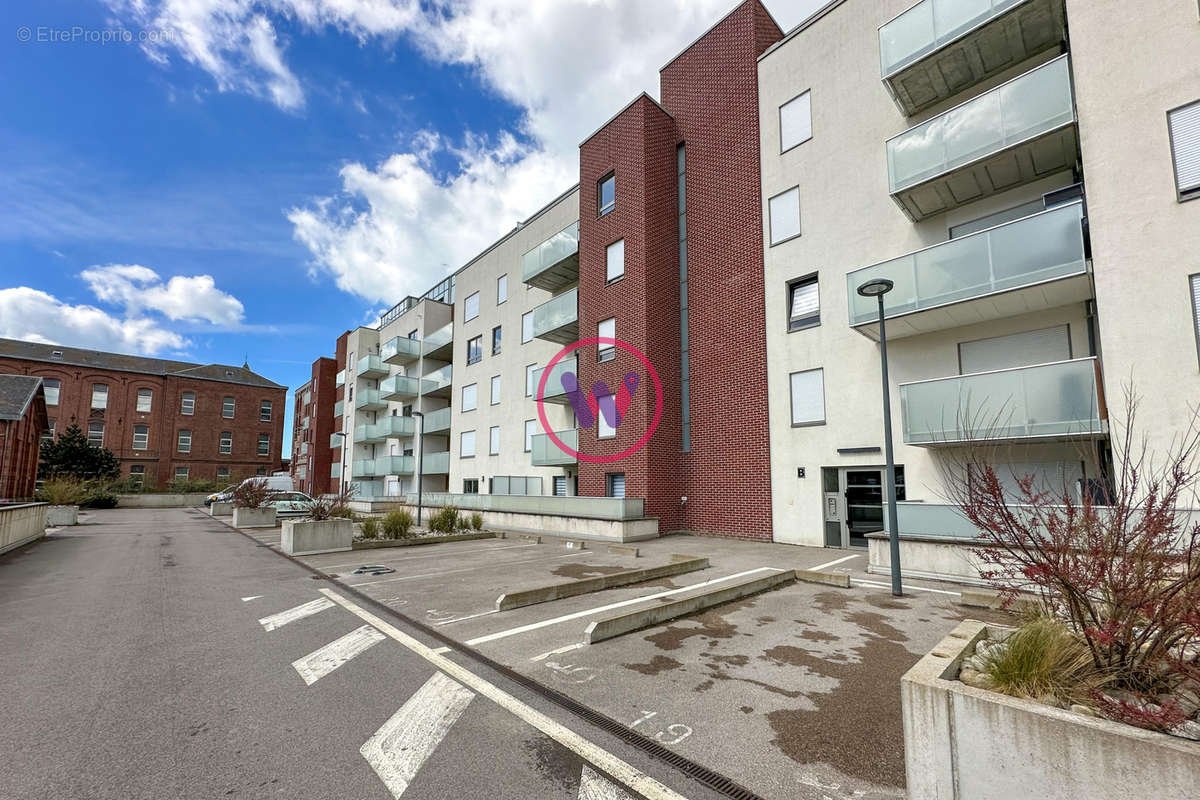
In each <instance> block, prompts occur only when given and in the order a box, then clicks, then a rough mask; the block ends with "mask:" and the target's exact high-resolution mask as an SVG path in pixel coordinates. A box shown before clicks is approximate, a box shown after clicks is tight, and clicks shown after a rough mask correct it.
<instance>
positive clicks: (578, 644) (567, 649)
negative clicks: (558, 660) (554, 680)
mask: <svg viewBox="0 0 1200 800" xmlns="http://www.w3.org/2000/svg"><path fill="white" fill-rule="evenodd" d="M583 646H584V644H583V642H576V643H575V644H569V645H567V646H566V647H559V648H556V649H554V650H548V651H546V652H545V653H542V654H541V655H540V656H534V657H533V658H531V659H529V660H530V661H545V660H546V659H547V658H549V657H550V656H558V655H562V654H563V653H569V652H571V651H572V650H578V649H579V648H581V647H583Z"/></svg>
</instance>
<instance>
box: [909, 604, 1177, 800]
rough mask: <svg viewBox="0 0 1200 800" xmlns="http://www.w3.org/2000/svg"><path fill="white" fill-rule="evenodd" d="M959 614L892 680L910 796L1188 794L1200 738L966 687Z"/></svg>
mask: <svg viewBox="0 0 1200 800" xmlns="http://www.w3.org/2000/svg"><path fill="white" fill-rule="evenodd" d="M986 635H987V626H986V625H985V624H984V623H982V622H976V621H974V620H967V621H966V622H963V623H961V624H960V625H959V626H958V627H957V628H955V629H954V631H953V632H952V633H951V634H950V635H949V636H948V637H946V638H945V639H943V640H942V641H941V643H939V644H938V646H937V647H935V648H934V649H933V650H932V651H931V652H930V653H929V655H927V656H925V657H924V658H923V659H921V660H920V661H919V662H918V663H917V665H916V666H915V667H913V668H912V669H911V670H909V671H908V673H907V674H906V675H905V676H904V677H903V678H902V679H901V681H900V696H901V703H902V707H903V713H904V759H905V771H906V772H907V774H908V797H909V798H911V800H933V799H934V798H937V800H1010V799H1011V798H1013V797H1036V798H1038V800H1074V799H1075V798H1081V797H1095V798H1101V797H1110V798H1119V797H1131V798H1132V797H1163V798H1166V797H1193V796H1195V792H1196V787H1197V786H1200V742H1193V741H1189V740H1187V739H1180V738H1178V737H1175V736H1168V735H1166V734H1162V733H1155V732H1154V731H1146V730H1142V729H1140V728H1134V727H1132V726H1129V725H1122V724H1120V723H1117V722H1111V721H1109V720H1104V719H1098V718H1095V717H1089V716H1084V715H1082V714H1076V713H1074V712H1072V711H1064V710H1062V709H1059V708H1053V707H1051V706H1047V705H1043V704H1041V703H1035V702H1033V701H1030V700H1022V699H1020V698H1016V697H1009V696H1008V695H1003V694H998V693H996V692H989V691H985V690H983V689H976V688H974V687H971V686H967V685H966V684H965V683H961V682H960V681H958V680H957V676H958V670H959V665H960V664H961V663H962V660H963V659H964V658H965V657H966V655H967V654H968V653H970V652H971V648H973V647H974V645H975V643H976V642H977V641H978V640H979V639H982V638H984V637H985V636H986Z"/></svg>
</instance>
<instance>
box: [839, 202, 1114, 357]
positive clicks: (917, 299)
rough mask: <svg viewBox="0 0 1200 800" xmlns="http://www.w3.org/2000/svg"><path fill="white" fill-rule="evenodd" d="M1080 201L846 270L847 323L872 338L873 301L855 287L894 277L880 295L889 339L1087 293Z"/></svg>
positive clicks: (874, 329)
mask: <svg viewBox="0 0 1200 800" xmlns="http://www.w3.org/2000/svg"><path fill="white" fill-rule="evenodd" d="M1082 221H1083V204H1082V203H1081V202H1075V203H1070V204H1068V205H1064V206H1060V207H1058V208H1054V209H1051V210H1049V211H1043V212H1041V213H1038V214H1034V215H1032V216H1029V217H1025V218H1024V219H1019V220H1016V221H1014V222H1009V223H1006V224H1004V225H997V226H996V227H994V228H989V229H988V230H985V231H980V232H978V233H973V234H971V235H970V236H963V237H961V238H959V239H951V240H949V241H947V242H942V243H941V244H935V245H934V246H932V247H927V248H925V249H924V250H918V251H917V252H915V253H909V254H908V255H906V256H900V257H899V258H894V259H891V260H890V261H884V262H883V263H881V264H875V265H874V266H870V267H865V268H863V269H859V270H855V271H854V272H851V273H850V274H848V275H847V276H846V296H847V297H848V298H849V300H850V325H851V326H852V327H854V328H855V329H856V330H858V332H859V333H861V334H863V335H864V336H868V337H870V338H872V339H875V340H878V339H879V323H878V321H877V320H878V318H879V304H878V301H877V300H876V299H875V298H873V297H862V296H860V295H859V294H858V292H857V291H856V290H857V288H858V287H859V286H861V285H862V284H863V283H865V282H866V281H868V280H871V279H874V278H888V279H889V280H891V281H893V282H894V283H895V287H894V288H893V289H892V291H890V292H888V293H887V294H885V295H884V296H883V312H884V316H885V318H886V319H887V321H888V323H887V332H888V338H889V339H898V338H902V337H905V336H916V335H919V334H922V333H929V332H930V331H940V330H945V329H947V328H955V327H958V326H960V325H973V324H975V323H977V322H986V321H988V320H994V319H999V318H1001V317H1008V316H1013V315H1015V314H1027V313H1030V312H1033V311H1041V310H1043V309H1047V308H1054V307H1056V306H1062V305H1067V304H1069V303H1076V302H1082V301H1084V300H1088V299H1090V298H1091V297H1092V285H1091V277H1090V275H1089V274H1088V266H1087V257H1086V254H1085V251H1084V242H1083V224H1082Z"/></svg>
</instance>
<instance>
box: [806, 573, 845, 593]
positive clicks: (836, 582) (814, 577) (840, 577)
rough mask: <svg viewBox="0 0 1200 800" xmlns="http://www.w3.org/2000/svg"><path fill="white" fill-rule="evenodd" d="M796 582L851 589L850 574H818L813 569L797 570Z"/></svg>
mask: <svg viewBox="0 0 1200 800" xmlns="http://www.w3.org/2000/svg"><path fill="white" fill-rule="evenodd" d="M796 580H798V581H804V582H805V583H819V584H822V585H824V586H836V587H838V588H839V589H849V588H850V573H848V572H816V571H815V570H811V569H798V570H796Z"/></svg>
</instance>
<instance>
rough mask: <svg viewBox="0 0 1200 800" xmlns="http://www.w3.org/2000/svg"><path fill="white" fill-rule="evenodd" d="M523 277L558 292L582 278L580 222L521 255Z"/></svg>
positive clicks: (533, 283) (532, 283) (548, 289)
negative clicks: (580, 268)
mask: <svg viewBox="0 0 1200 800" xmlns="http://www.w3.org/2000/svg"><path fill="white" fill-rule="evenodd" d="M521 280H522V281H523V282H525V283H527V284H529V285H530V286H536V287H537V288H539V289H545V290H546V291H549V292H557V291H559V290H560V289H562V288H563V287H564V286H569V285H570V284H572V283H576V282H577V281H578V280H579V221H578V220H576V221H575V222H572V223H571V224H570V225H568V226H567V227H565V228H563V229H562V230H561V231H559V232H558V233H556V234H554V235H553V236H551V237H550V238H549V239H547V240H546V241H544V242H542V243H541V244H539V245H538V246H537V247H535V248H533V249H532V250H530V251H529V252H528V253H526V254H525V255H523V256H521Z"/></svg>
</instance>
